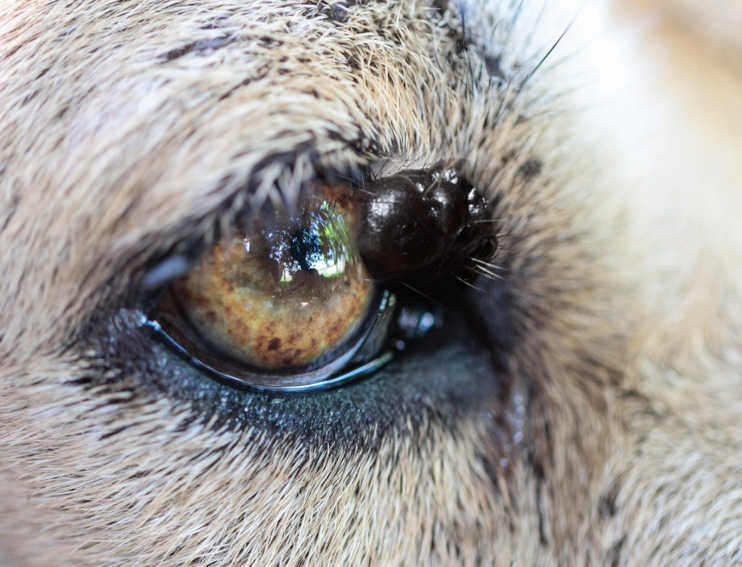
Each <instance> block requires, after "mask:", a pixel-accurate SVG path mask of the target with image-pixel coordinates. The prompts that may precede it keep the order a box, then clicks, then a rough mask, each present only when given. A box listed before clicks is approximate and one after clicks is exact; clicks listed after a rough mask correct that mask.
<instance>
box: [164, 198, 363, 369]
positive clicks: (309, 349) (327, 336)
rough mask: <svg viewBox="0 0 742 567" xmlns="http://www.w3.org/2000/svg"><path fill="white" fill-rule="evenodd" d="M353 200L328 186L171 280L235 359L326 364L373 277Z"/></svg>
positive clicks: (178, 298) (269, 365) (199, 323)
mask: <svg viewBox="0 0 742 567" xmlns="http://www.w3.org/2000/svg"><path fill="white" fill-rule="evenodd" d="M348 202H349V201H348V200H347V199H342V198H339V197H338V195H337V194H336V192H335V193H334V194H330V193H329V191H326V192H325V194H322V195H318V196H317V197H315V198H313V199H311V200H310V201H309V203H307V204H306V205H305V206H304V207H303V209H302V212H301V214H300V215H298V216H297V217H294V218H291V219H289V220H288V221H285V222H282V223H276V224H271V225H264V226H260V227H255V226H253V228H252V229H251V230H250V231H249V232H241V233H238V234H235V235H232V236H231V237H229V238H226V239H223V240H221V241H220V242H218V243H217V244H216V245H215V246H214V247H213V249H212V250H211V251H210V252H208V253H207V254H205V255H204V256H203V257H202V258H201V260H200V262H199V263H198V264H197V265H196V266H195V267H194V268H193V269H192V270H191V271H190V272H189V273H188V275H187V276H185V277H184V278H182V279H181V280H179V281H178V282H176V284H175V285H174V287H173V293H174V297H175V302H176V303H178V304H179V305H180V308H181V310H182V311H183V313H184V315H185V316H186V318H187V319H188V320H189V321H190V323H191V325H192V326H193V328H194V329H195V330H196V331H197V333H198V334H200V335H201V336H202V337H203V338H205V339H206V340H207V341H208V342H210V343H211V344H212V345H214V346H215V347H216V348H217V349H218V350H221V351H222V352H223V353H224V354H226V355H228V356H229V357H230V358H232V359H234V360H236V361H239V362H242V363H245V364H247V365H249V366H252V367H255V368H262V369H267V370H271V371H281V370H286V369H295V368H303V367H309V366H312V365H313V364H317V363H321V362H322V360H323V358H327V356H329V355H330V353H332V352H333V351H335V350H336V349H338V348H340V347H341V345H343V344H344V343H345V342H346V341H348V340H349V339H351V338H352V337H353V336H354V335H355V334H356V333H357V332H358V331H359V329H360V327H361V325H362V323H363V322H364V320H365V319H366V314H367V312H368V311H369V308H370V305H371V299H372V297H373V296H374V286H373V283H372V281H371V279H370V277H369V275H368V273H367V272H366V269H365V267H364V265H363V262H362V261H361V259H360V257H359V255H358V252H357V248H356V245H355V219H354V215H353V210H352V209H351V208H350V206H349V205H347V203H348ZM341 205H345V207H344V206H341Z"/></svg>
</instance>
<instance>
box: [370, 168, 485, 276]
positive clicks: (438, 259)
mask: <svg viewBox="0 0 742 567" xmlns="http://www.w3.org/2000/svg"><path fill="white" fill-rule="evenodd" d="M357 198H358V200H359V201H360V211H361V212H360V218H361V219H363V225H362V226H361V228H360V231H359V235H358V246H359V250H360V253H361V256H362V257H363V259H364V261H365V263H366V267H367V268H368V270H369V272H370V273H371V274H372V275H373V276H374V278H376V279H377V280H379V281H385V280H390V279H404V280H412V281H414V282H415V283H417V284H418V285H419V284H421V283H422V282H428V281H431V280H432V281H435V280H438V279H440V278H441V277H444V276H446V275H449V274H455V275H459V276H460V277H462V276H463V275H465V272H463V270H462V268H463V267H464V266H465V264H466V263H467V262H468V261H470V260H472V259H479V260H485V261H486V260H489V259H490V258H491V257H492V255H493V254H494V252H495V249H496V247H497V239H496V237H495V235H494V233H493V231H492V226H491V224H489V223H488V221H489V219H490V218H491V210H490V208H489V206H488V203H487V200H486V199H485V197H484V195H482V194H481V192H480V191H479V190H478V189H476V188H475V187H474V186H472V185H471V184H470V183H469V182H468V181H467V180H466V179H465V178H464V177H462V176H461V175H459V174H458V173H456V171H455V170H454V169H450V168H449V169H444V168H442V167H435V168H432V169H427V170H406V171H402V172H399V173H397V174H395V175H392V176H389V177H385V178H382V179H379V180H377V181H375V182H372V183H369V184H368V185H366V186H365V187H364V188H363V190H362V191H359V192H358V193H357Z"/></svg>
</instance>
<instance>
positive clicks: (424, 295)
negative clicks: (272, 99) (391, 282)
mask: <svg viewBox="0 0 742 567" xmlns="http://www.w3.org/2000/svg"><path fill="white" fill-rule="evenodd" d="M400 283H401V284H402V286H403V287H406V288H407V289H409V290H410V291H411V292H412V293H416V294H417V295H419V296H420V297H422V298H423V299H426V300H428V301H430V302H431V303H436V304H437V303H439V302H438V301H436V300H435V299H433V298H432V297H430V296H429V295H428V294H427V293H423V292H422V291H420V290H419V289H417V288H416V287H415V286H413V285H410V284H408V283H406V282H400Z"/></svg>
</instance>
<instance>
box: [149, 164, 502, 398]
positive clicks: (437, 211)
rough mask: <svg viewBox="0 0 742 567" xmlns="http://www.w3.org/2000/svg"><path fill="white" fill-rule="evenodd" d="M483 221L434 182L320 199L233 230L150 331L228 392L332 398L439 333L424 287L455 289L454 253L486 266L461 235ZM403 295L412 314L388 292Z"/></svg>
mask: <svg viewBox="0 0 742 567" xmlns="http://www.w3.org/2000/svg"><path fill="white" fill-rule="evenodd" d="M485 210H486V207H484V205H483V198H482V197H481V195H479V194H478V193H477V192H476V190H475V189H473V188H471V187H470V186H468V184H465V182H463V181H462V180H460V179H459V178H458V176H456V175H454V174H453V173H451V172H448V173H445V174H444V172H442V171H439V170H437V169H436V170H434V171H432V172H403V174H400V175H397V176H392V177H389V178H386V179H384V180H379V181H377V182H373V183H370V184H369V185H367V186H365V187H364V188H363V189H362V190H358V189H356V190H353V189H351V188H349V187H347V186H345V185H342V184H339V185H329V184H324V185H320V186H319V187H318V188H317V189H316V190H315V191H313V192H312V194H311V195H310V197H308V198H306V199H305V200H304V201H303V202H302V204H301V207H300V209H299V211H298V212H297V213H296V214H293V215H281V214H274V215H268V216H263V217H261V218H249V219H242V220H238V221H237V222H236V223H235V225H234V227H233V229H232V230H231V231H230V232H229V233H228V234H227V235H226V236H224V237H222V238H221V239H220V240H218V241H217V242H216V243H215V244H214V245H213V246H212V247H211V248H210V250H208V251H207V252H206V253H205V254H202V256H201V257H200V259H199V260H198V262H197V263H196V264H195V265H194V266H193V267H192V268H191V269H190V271H189V272H188V273H187V274H185V275H184V276H183V277H181V278H180V279H178V280H176V281H175V282H174V283H173V284H172V285H170V287H169V289H168V290H167V291H166V292H165V293H164V295H163V297H162V299H161V300H160V301H159V302H158V304H157V307H156V309H155V311H154V313H153V314H152V316H151V319H150V322H149V325H150V326H151V327H152V328H153V329H155V330H156V332H157V333H158V335H159V336H160V337H161V338H163V339H164V340H165V341H166V342H167V343H168V344H170V346H171V347H172V348H174V349H175V350H176V351H177V352H179V353H180V354H181V355H182V356H184V357H186V358H187V359H188V360H189V361H190V362H191V364H193V365H195V366H197V367H199V368H201V369H204V370H206V371H208V372H209V373H210V374H212V375H213V376H215V377H217V378H219V379H222V380H226V381H228V382H231V383H233V384H238V385H241V386H247V387H250V388H254V389H258V390H273V391H302V390H312V389H321V388H328V387H333V386H338V385H341V384H343V383H346V382H348V381H350V380H353V379H357V378H358V377H360V376H365V375H368V374H371V373H373V372H374V371H376V370H378V369H379V368H381V367H382V366H383V365H384V364H386V363H387V362H389V361H390V360H391V359H392V358H393V357H394V356H395V354H396V353H399V352H400V351H402V350H403V349H404V348H405V347H406V346H407V343H408V342H409V341H410V340H417V339H420V338H422V337H423V336H424V335H425V334H426V333H427V332H428V331H429V330H430V329H432V328H434V327H440V326H441V325H442V324H443V318H442V316H441V314H440V313H441V310H440V309H437V308H436V307H435V301H434V300H431V299H430V296H429V295H428V293H434V290H433V289H432V288H431V286H430V285H429V284H430V282H432V281H436V282H440V281H445V280H446V279H450V277H448V278H447V276H450V275H451V274H453V275H455V276H456V277H457V278H459V280H461V277H460V276H459V275H458V274H457V271H458V270H459V269H460V266H458V265H456V264H455V262H454V261H453V259H454V258H458V257H459V256H460V255H461V253H462V252H463V253H466V254H474V256H473V257H474V258H475V259H476V255H481V254H482V253H483V251H484V250H485V249H487V250H488V252H486V253H491V246H492V243H491V241H490V240H489V239H487V238H481V237H479V236H478V235H481V233H482V231H481V230H480V231H479V232H477V231H476V230H473V229H472V227H473V226H476V224H475V223H474V221H479V220H482V219H481V217H482V216H483V215H484V214H485ZM400 211H405V214H406V216H405V217H401V216H400ZM421 211H426V213H425V214H422V213H421ZM426 215H427V216H426ZM428 216H429V217H430V218H428ZM399 231H402V232H401V237H400V238H394V235H395V234H397V233H398V232H399ZM485 244H486V246H485ZM411 282H414V285H412V283H411ZM410 288H412V289H414V290H416V292H417V295H418V297H417V299H415V300H414V301H410V300H409V299H408V296H409V295H410V294H409V293H403V292H402V293H401V292H400V290H402V291H404V290H405V289H407V290H409V289H410ZM402 297H404V299H401V298H402ZM421 298H426V299H421Z"/></svg>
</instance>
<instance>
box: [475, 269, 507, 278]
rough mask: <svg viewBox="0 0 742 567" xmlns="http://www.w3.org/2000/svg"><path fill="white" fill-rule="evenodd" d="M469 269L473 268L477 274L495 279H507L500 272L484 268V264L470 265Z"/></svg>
mask: <svg viewBox="0 0 742 567" xmlns="http://www.w3.org/2000/svg"><path fill="white" fill-rule="evenodd" d="M469 269H470V270H472V271H473V272H474V273H475V274H479V275H482V276H484V277H486V278H491V279H493V280H503V279H505V278H503V277H502V276H501V275H500V274H496V273H495V272H492V271H490V270H488V269H487V268H483V267H482V266H469Z"/></svg>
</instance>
